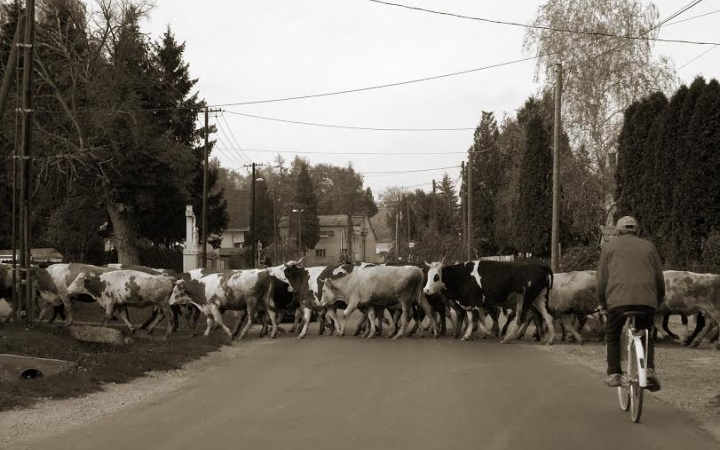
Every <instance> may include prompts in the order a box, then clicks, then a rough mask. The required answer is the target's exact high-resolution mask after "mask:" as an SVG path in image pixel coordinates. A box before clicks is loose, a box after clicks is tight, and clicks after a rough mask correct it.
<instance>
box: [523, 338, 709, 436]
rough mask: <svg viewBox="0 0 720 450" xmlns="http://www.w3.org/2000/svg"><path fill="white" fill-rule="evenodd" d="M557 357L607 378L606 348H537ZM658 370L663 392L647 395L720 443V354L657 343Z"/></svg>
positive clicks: (591, 345)
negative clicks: (684, 415)
mask: <svg viewBox="0 0 720 450" xmlns="http://www.w3.org/2000/svg"><path fill="white" fill-rule="evenodd" d="M537 348H538V349H540V350H543V351H546V352H548V353H550V354H552V355H553V356H554V357H557V358H561V359H565V360H568V359H570V360H573V361H575V362H579V363H581V364H584V365H586V366H588V367H590V368H592V369H594V370H597V371H598V372H601V373H602V374H605V370H606V360H605V346H604V345H603V344H601V343H595V342H592V343H585V345H582V346H580V345H574V344H565V343H561V344H555V345H554V346H552V347H547V346H538V347H537ZM655 367H656V371H657V374H658V376H659V377H660V382H661V383H662V390H660V391H659V392H655V393H650V392H647V395H651V396H653V397H654V398H655V399H657V400H659V401H660V402H662V403H665V404H667V405H670V406H674V407H676V408H678V409H680V410H683V411H685V412H687V413H688V414H689V415H690V417H692V418H693V420H694V421H695V422H696V423H697V424H698V425H699V426H700V427H701V428H703V429H705V430H707V431H708V432H710V433H711V434H712V435H713V436H714V437H715V438H716V439H717V440H719V441H720V351H717V350H714V349H713V345H712V344H702V345H701V347H700V348H698V349H692V348H686V347H679V346H676V345H672V344H667V343H658V344H657V345H656V347H655Z"/></svg>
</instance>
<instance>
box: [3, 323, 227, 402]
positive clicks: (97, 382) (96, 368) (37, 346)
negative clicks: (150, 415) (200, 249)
mask: <svg viewBox="0 0 720 450" xmlns="http://www.w3.org/2000/svg"><path fill="white" fill-rule="evenodd" d="M159 334H162V332H160V333H159ZM134 339H135V342H134V343H132V344H130V345H127V346H124V347H117V346H113V345H109V344H97V343H87V342H80V341H76V340H75V339H73V338H72V337H71V336H70V332H69V330H68V329H66V328H60V327H57V328H55V327H36V328H33V329H30V330H26V329H25V328H23V327H21V326H8V327H5V328H3V329H2V331H1V332H0V353H8V354H14V355H23V356H36V357H40V358H56V359H61V360H64V361H70V362H72V363H74V367H73V368H72V369H71V370H68V371H65V372H62V373H58V374H56V375H51V376H46V377H42V378H38V379H34V380H23V379H19V378H18V379H17V380H12V381H0V411H3V410H8V409H13V408H20V407H27V406H31V405H33V404H34V403H35V402H38V401H41V400H45V399H48V398H53V399H61V398H71V397H77V396H81V395H85V394H89V393H93V392H97V391H99V390H101V389H102V388H103V385H105V384H107V383H124V382H127V381H130V380H132V379H135V378H137V377H140V376H143V375H144V374H145V373H152V372H155V371H165V370H176V369H179V368H181V367H182V365H183V364H185V363H187V362H188V361H192V360H194V359H197V358H199V357H201V356H203V355H206V354H207V353H209V352H213V351H215V350H217V349H218V348H219V347H220V339H215V338H213V339H212V340H211V341H209V340H207V339H203V338H191V337H190V335H189V333H188V332H187V331H185V332H178V333H177V334H174V335H173V336H172V337H171V338H170V339H169V340H168V341H167V342H165V341H164V340H163V339H162V337H161V336H156V337H153V336H147V335H145V334H144V333H142V332H139V333H136V336H135V337H134ZM225 342H226V341H223V343H225Z"/></svg>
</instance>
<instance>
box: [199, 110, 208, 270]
mask: <svg viewBox="0 0 720 450" xmlns="http://www.w3.org/2000/svg"><path fill="white" fill-rule="evenodd" d="M209 134H210V128H209V125H208V107H207V106H206V107H205V162H204V164H203V202H202V224H201V225H202V237H201V238H200V241H201V242H202V267H203V269H207V203H208V153H210V147H209V143H208V139H209Z"/></svg>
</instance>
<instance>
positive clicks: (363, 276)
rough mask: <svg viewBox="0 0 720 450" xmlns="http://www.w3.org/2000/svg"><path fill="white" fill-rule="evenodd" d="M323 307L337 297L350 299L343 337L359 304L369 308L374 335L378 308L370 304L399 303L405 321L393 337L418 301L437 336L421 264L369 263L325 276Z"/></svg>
mask: <svg viewBox="0 0 720 450" xmlns="http://www.w3.org/2000/svg"><path fill="white" fill-rule="evenodd" d="M323 283H324V286H323V290H322V300H321V301H320V305H321V306H326V305H332V304H334V303H335V302H336V300H338V299H343V300H345V301H346V302H347V308H345V311H344V313H343V322H342V325H341V328H340V333H339V334H340V336H342V335H343V334H344V333H345V327H346V325H347V319H348V317H349V316H350V314H352V313H353V311H355V309H357V308H358V307H366V310H367V314H368V315H369V319H370V327H371V330H370V334H369V335H368V337H373V336H374V335H375V331H376V326H375V308H372V307H371V306H376V305H377V306H384V307H387V306H392V305H394V304H396V303H398V302H399V303H400V306H401V308H402V312H403V314H402V319H403V320H402V322H401V325H400V330H399V331H398V332H397V334H396V335H395V336H394V337H393V339H398V338H400V337H402V336H403V335H404V334H405V332H406V330H407V326H408V323H409V321H410V314H411V312H412V307H413V304H418V305H420V307H421V308H422V309H423V310H424V311H425V313H426V314H427V316H428V317H429V318H430V322H431V326H432V329H433V334H434V335H435V337H438V330H437V324H436V322H435V317H434V315H433V313H432V308H431V307H430V304H429V303H428V302H427V300H426V299H425V296H424V295H422V285H423V272H422V270H421V269H420V268H418V267H412V266H402V267H388V266H367V267H364V268H362V269H361V270H353V271H352V272H350V273H349V274H347V275H344V276H339V277H338V278H335V279H332V278H328V279H324V280H323Z"/></svg>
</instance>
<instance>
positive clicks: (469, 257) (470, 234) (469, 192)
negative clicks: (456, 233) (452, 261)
mask: <svg viewBox="0 0 720 450" xmlns="http://www.w3.org/2000/svg"><path fill="white" fill-rule="evenodd" d="M474 154H475V149H474V148H471V149H470V157H469V158H468V163H467V166H466V167H467V171H468V188H467V199H468V201H467V213H468V217H467V260H468V261H472V259H473V254H472V247H473V168H472V166H473V156H474Z"/></svg>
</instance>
